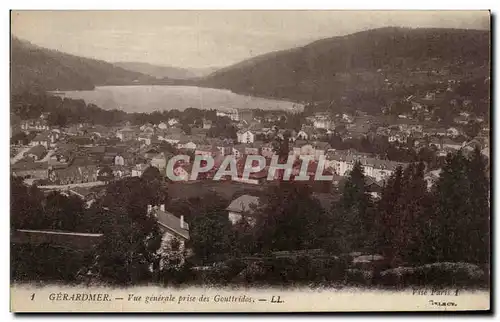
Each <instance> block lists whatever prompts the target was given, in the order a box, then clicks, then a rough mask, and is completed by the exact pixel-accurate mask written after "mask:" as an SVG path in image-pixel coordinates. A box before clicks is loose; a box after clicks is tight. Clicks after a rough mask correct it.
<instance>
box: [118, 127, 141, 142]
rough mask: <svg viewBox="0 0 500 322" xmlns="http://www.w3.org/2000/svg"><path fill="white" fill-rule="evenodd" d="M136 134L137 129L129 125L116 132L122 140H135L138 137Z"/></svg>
mask: <svg viewBox="0 0 500 322" xmlns="http://www.w3.org/2000/svg"><path fill="white" fill-rule="evenodd" d="M136 135H137V133H136V131H135V130H134V129H132V128H129V127H126V128H123V129H120V130H118V131H117V132H116V137H117V138H119V139H120V140H121V141H130V140H134V139H135V138H136Z"/></svg>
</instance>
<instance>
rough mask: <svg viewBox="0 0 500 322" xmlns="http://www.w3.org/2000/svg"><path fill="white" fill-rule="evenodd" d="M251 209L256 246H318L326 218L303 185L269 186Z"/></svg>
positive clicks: (273, 247)
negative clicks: (254, 214)
mask: <svg viewBox="0 0 500 322" xmlns="http://www.w3.org/2000/svg"><path fill="white" fill-rule="evenodd" d="M260 203H261V205H260V206H259V207H258V208H257V209H256V210H255V211H256V213H257V215H256V218H257V222H256V226H255V233H256V238H257V244H258V247H257V248H258V249H261V250H262V251H263V252H266V251H274V250H297V249H308V248H316V247H321V246H322V245H323V241H324V239H325V237H326V229H327V225H326V222H325V220H326V217H325V214H324V211H323V209H322V208H321V205H320V204H319V202H318V201H317V200H316V199H314V198H313V197H312V194H311V190H310V188H309V187H308V186H307V185H306V184H299V183H297V182H290V181H284V182H281V183H280V185H279V186H271V187H270V188H269V190H268V191H267V192H266V194H265V195H264V196H262V197H261V202H260Z"/></svg>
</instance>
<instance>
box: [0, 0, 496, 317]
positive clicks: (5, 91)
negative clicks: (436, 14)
mask: <svg viewBox="0 0 500 322" xmlns="http://www.w3.org/2000/svg"><path fill="white" fill-rule="evenodd" d="M499 3H500V2H499V1H493V0H491V1H484V0H475V1H470V0H468V1H464V0H454V1H441V2H437V1H429V0H419V1H414V2H411V3H410V2H404V1H360V0H350V1H345V2H337V3H334V4H332V3H331V1H318V0H308V1H296V0H288V1H283V2H281V3H279V4H278V3H274V2H273V3H271V2H270V1H262V0H253V1H247V2H236V1H220V0H218V1H210V2H209V3H207V2H204V1H193V0H184V1H179V2H175V3H168V4H166V3H165V1H148V0H141V1H123V0H122V1H117V2H111V1H109V2H106V1H102V0H87V1H77V2H73V3H68V1H61V0H60V1H54V0H45V1H43V2H39V1H19V0H18V1H3V2H2V5H3V6H2V9H4V10H2V14H1V19H2V24H1V27H2V29H1V32H0V39H1V44H2V45H3V46H2V49H3V50H2V51H1V54H2V61H3V63H2V64H0V68H1V70H2V73H1V74H2V80H3V82H2V86H1V91H2V96H1V98H2V101H1V102H2V110H1V111H2V113H3V114H2V116H3V117H1V118H0V122H2V123H1V125H2V126H1V127H0V131H1V135H2V141H1V142H2V148H1V149H0V151H1V153H2V156H1V157H0V162H1V165H0V167H1V169H3V171H1V178H0V180H1V181H0V182H2V186H1V189H2V193H1V195H0V198H1V203H0V205H1V206H2V208H3V209H5V210H4V213H3V214H1V216H2V219H3V222H2V225H1V227H2V229H3V231H2V234H1V236H3V238H4V239H6V240H4V241H3V242H2V243H0V245H1V247H2V252H1V254H3V255H4V256H5V257H4V261H3V263H4V265H1V266H0V267H1V270H2V277H3V279H2V282H3V284H2V287H1V291H2V292H1V295H2V299H1V302H0V303H2V310H1V312H2V318H7V319H13V318H14V317H13V315H12V314H8V313H7V312H8V311H9V267H8V261H9V259H7V258H6V257H7V254H9V241H8V238H9V213H8V206H7V205H9V195H8V191H9V186H8V182H9V173H8V171H7V169H8V167H9V162H8V161H7V160H8V158H7V156H8V147H7V146H8V128H9V124H8V123H9V99H8V97H9V87H8V84H9V68H8V66H9V65H8V61H9V51H8V48H9V47H8V43H9V39H10V37H9V12H8V11H7V10H8V9H45V10H46V9H58V8H61V9H355V10H356V9H357V10H360V9H379V10H380V9H406V10H408V9H419V10H425V9H427V10H429V9H448V10H450V9H455V10H457V9H458V10H463V9H469V10H470V9H493V11H492V12H493V13H494V14H498V12H499V9H498V6H499ZM495 31H497V30H496V28H495ZM497 32H498V31H497ZM493 35H494V38H495V40H496V41H497V40H498V35H497V34H496V33H495V32H494V33H493ZM496 41H495V43H496ZM497 58H498V52H496V54H495V57H492V59H494V61H496V59H497ZM498 90H499V88H498V81H497V80H496V79H495V88H494V92H495V93H496V92H497V91H498ZM495 109H496V106H495ZM493 115H494V121H495V122H494V123H493V124H495V123H496V124H499V123H500V114H499V113H494V114H493ZM497 143H498V142H497V140H495V148H496V152H495V155H494V159H495V160H496V159H497V158H498V155H497V152H498V148H499V146H498V144H497ZM4 145H5V146H4ZM494 182H495V183H497V182H496V178H495V181H494ZM494 191H495V195H494V197H493V198H492V199H493V200H496V201H498V200H500V192H499V191H500V190H498V188H497V189H495V190H494ZM495 210H496V209H493V211H495ZM499 221H500V220H499V219H496V220H495V222H496V224H495V232H496V233H497V232H498V225H499ZM495 273H496V280H497V281H498V278H499V274H498V267H496V268H495ZM497 284H498V283H496V284H495V285H494V286H493V289H496V286H497ZM494 299H495V302H497V303H495V304H498V297H497V296H495V297H494ZM494 307H496V308H497V309H498V305H494ZM46 318H52V317H50V316H49V317H46ZM64 318H70V317H68V316H65V317H64ZM90 318H92V320H95V321H105V319H108V318H111V317H110V316H99V317H97V316H94V317H85V319H90ZM134 318H136V317H134ZM151 318H154V317H148V319H151ZM160 318H168V319H180V317H177V316H169V317H160ZM188 318H189V319H194V318H193V317H188ZM216 318H218V317H216ZM238 318H246V317H242V316H239V317H238ZM267 318H268V317H259V319H267ZM275 318H280V319H287V318H288V317H283V316H280V317H275ZM302 318H307V317H302ZM326 318H330V317H326ZM334 318H339V317H334ZM378 318H380V319H384V320H385V319H387V317H386V316H382V317H378ZM437 318H439V316H435V317H428V316H427V317H425V319H437ZM453 318H456V317H453ZM465 318H467V319H470V318H472V317H469V316H467V317H465ZM358 319H363V318H360V317H355V318H354V319H353V320H358ZM418 319H424V317H420V318H418ZM2 320H4V319H2Z"/></svg>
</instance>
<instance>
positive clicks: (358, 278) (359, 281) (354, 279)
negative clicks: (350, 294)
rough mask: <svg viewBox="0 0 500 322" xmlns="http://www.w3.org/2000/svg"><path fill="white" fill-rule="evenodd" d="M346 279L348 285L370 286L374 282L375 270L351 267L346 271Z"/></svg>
mask: <svg viewBox="0 0 500 322" xmlns="http://www.w3.org/2000/svg"><path fill="white" fill-rule="evenodd" d="M344 281H345V283H346V284H348V285H356V286H368V285H371V284H372V281H373V272H372V271H369V270H362V269H358V268H349V269H347V270H346V272H345V279H344Z"/></svg>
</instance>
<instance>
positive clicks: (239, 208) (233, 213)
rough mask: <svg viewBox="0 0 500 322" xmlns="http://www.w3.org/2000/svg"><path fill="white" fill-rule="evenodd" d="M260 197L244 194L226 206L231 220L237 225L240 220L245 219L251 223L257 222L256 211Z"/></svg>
mask: <svg viewBox="0 0 500 322" xmlns="http://www.w3.org/2000/svg"><path fill="white" fill-rule="evenodd" d="M259 202H260V199H259V197H256V196H251V195H242V196H240V197H238V198H236V199H234V200H233V201H232V202H231V203H230V204H229V206H228V207H227V208H226V210H227V211H228V219H229V221H230V222H231V223H232V224H233V225H235V224H237V223H238V222H239V221H240V220H245V221H246V222H247V223H249V224H250V225H252V226H254V225H255V224H256V218H255V216H254V215H255V212H256V208H257V207H258V206H259Z"/></svg>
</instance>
